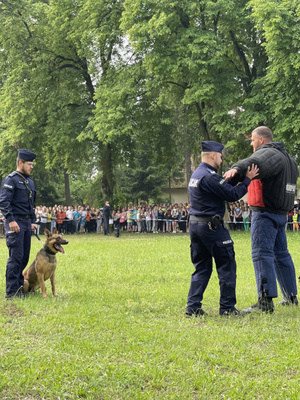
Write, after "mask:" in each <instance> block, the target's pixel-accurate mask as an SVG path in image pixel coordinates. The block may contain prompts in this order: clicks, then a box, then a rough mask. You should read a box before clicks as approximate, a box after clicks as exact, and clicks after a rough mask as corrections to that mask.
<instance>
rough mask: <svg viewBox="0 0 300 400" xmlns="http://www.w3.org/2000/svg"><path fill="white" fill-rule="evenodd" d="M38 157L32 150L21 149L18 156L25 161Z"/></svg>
mask: <svg viewBox="0 0 300 400" xmlns="http://www.w3.org/2000/svg"><path fill="white" fill-rule="evenodd" d="M35 157H36V154H35V153H33V152H32V151H30V150H26V149H19V152H18V158H19V159H20V160H23V161H33V160H34V159H35Z"/></svg>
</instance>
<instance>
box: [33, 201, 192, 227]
mask: <svg viewBox="0 0 300 400" xmlns="http://www.w3.org/2000/svg"><path fill="white" fill-rule="evenodd" d="M36 223H37V225H38V229H37V232H36V233H37V234H40V233H43V232H44V229H45V228H47V229H49V231H51V232H53V229H54V228H56V229H57V230H58V232H59V233H64V234H84V233H91V232H96V233H101V232H102V231H103V213H102V209H101V208H94V207H89V206H75V207H73V206H68V207H66V206H60V205H55V206H54V207H46V206H38V207H36ZM110 225H111V226H112V228H111V229H112V230H114V228H115V227H118V228H119V229H120V230H121V231H128V232H132V233H144V232H153V233H158V232H172V233H177V232H187V227H188V204H187V203H185V204H183V203H180V204H179V205H178V204H177V203H176V204H152V205H149V204H144V203H141V204H140V205H139V206H134V205H133V204H131V203H130V204H129V206H126V207H123V206H121V207H116V208H115V209H113V210H112V211H111V218H110Z"/></svg>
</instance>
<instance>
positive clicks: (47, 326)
mask: <svg viewBox="0 0 300 400" xmlns="http://www.w3.org/2000/svg"><path fill="white" fill-rule="evenodd" d="M232 237H233V239H234V241H235V252H236V259H237V264H238V282H237V298H238V303H237V308H240V309H241V308H244V307H247V306H249V305H251V304H253V303H254V302H255V301H256V287H255V278H254V271H253V267H252V262H251V255H250V251H251V247H250V234H249V233H246V232H237V233H235V234H233V235H232ZM68 238H69V239H70V243H69V244H68V245H67V246H65V251H66V254H64V255H62V254H59V255H58V256H57V257H58V268H57V277H56V288H57V292H58V294H59V295H60V296H59V298H54V297H53V296H52V294H51V285H50V282H49V281H47V282H46V286H47V292H48V295H49V299H43V298H42V296H41V293H40V292H38V293H37V294H36V295H34V296H31V297H30V298H28V299H26V300H14V301H5V300H4V295H5V289H4V288H5V264H6V258H7V249H6V246H5V241H4V240H3V239H2V240H1V241H0V253H1V259H2V262H1V275H0V398H1V399H30V400H31V399H98V400H125V399H151V400H152V399H155V400H156V399H157V400H158V399H164V400H168V399H178V400H185V399H211V400H221V399H227V400H231V399H236V400H240V399H260V400H266V399H272V400H274V399H278V400H279V399H280V400H281V399H288V400H290V399H297V400H298V399H299V398H300V394H299V393H300V392H299V387H300V351H299V338H300V335H299V333H300V324H299V322H300V308H296V307H294V308H289V307H282V306H281V307H279V306H278V307H277V308H276V311H275V313H274V314H273V315H264V314H260V313H256V314H252V315H247V316H245V317H238V318H237V317H229V318H220V317H219V316H218V302H219V289H218V279H217V275H216V273H215V271H214V273H213V276H212V279H211V281H210V284H209V286H208V289H207V291H206V293H205V298H204V304H203V308H204V309H205V311H207V312H208V314H209V315H208V316H207V317H204V318H198V319H197V318H191V319H186V318H185V316H184V311H185V305H186V297H187V292H188V289H189V283H190V274H191V273H192V272H193V265H192V264H191V262H190V256H189V237H188V235H181V234H180V235H179V234H177V235H173V234H162V235H161V234H159V235H153V234H142V235H138V234H136V235H129V234H122V235H121V237H120V238H119V239H117V238H115V237H114V236H110V237H104V236H103V235H96V234H95V235H89V236H88V235H85V236H68ZM299 238H300V233H299V234H298V233H297V232H295V233H292V232H289V233H288V240H289V248H290V251H291V254H292V256H293V259H294V262H295V266H296V270H297V276H299V275H300V268H299V263H300V260H299V259H300V247H299ZM40 247H41V244H40V243H39V242H38V241H37V239H36V238H33V242H32V253H31V260H32V259H33V258H34V256H35V254H36V252H37V251H38V250H39V248H40ZM279 299H280V298H279Z"/></svg>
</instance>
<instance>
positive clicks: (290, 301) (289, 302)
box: [277, 296, 298, 306]
mask: <svg viewBox="0 0 300 400" xmlns="http://www.w3.org/2000/svg"><path fill="white" fill-rule="evenodd" d="M277 304H278V305H281V306H297V305H298V299H297V296H288V297H284V298H283V299H282V300H281V301H279V303H277Z"/></svg>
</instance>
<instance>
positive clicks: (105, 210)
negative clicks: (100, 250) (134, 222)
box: [103, 201, 111, 236]
mask: <svg viewBox="0 0 300 400" xmlns="http://www.w3.org/2000/svg"><path fill="white" fill-rule="evenodd" d="M110 217H111V214H110V207H109V201H106V202H105V206H104V207H103V221H104V235H106V236H109V218H110Z"/></svg>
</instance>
